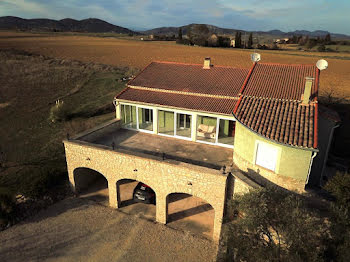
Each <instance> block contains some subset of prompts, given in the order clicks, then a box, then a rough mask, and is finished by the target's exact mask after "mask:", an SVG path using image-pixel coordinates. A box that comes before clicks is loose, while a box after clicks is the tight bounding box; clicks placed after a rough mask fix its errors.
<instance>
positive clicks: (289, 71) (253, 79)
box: [243, 63, 318, 100]
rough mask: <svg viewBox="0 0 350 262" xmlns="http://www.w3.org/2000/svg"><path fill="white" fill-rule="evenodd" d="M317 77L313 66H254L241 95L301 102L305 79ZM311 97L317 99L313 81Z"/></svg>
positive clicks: (315, 83)
mask: <svg viewBox="0 0 350 262" xmlns="http://www.w3.org/2000/svg"><path fill="white" fill-rule="evenodd" d="M306 77H312V78H315V80H316V79H317V77H318V69H317V67H316V66H315V65H283V64H263V63H258V64H256V66H255V68H254V70H253V72H252V74H251V76H250V78H249V81H248V83H247V85H246V86H245V88H244V91H243V94H244V95H247V96H256V97H266V98H277V99H288V100H302V99H301V95H302V94H303V93H304V88H305V78H306ZM311 97H312V98H314V97H317V81H313V85H312V89H311Z"/></svg>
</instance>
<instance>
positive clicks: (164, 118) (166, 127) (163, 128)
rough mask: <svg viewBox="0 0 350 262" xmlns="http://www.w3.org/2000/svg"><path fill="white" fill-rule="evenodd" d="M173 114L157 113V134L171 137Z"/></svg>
mask: <svg viewBox="0 0 350 262" xmlns="http://www.w3.org/2000/svg"><path fill="white" fill-rule="evenodd" d="M174 126H175V125H174V112H170V111H163V110H159V111H158V132H159V133H160V134H164V135H169V136H173V135H174V134H175V130H174Z"/></svg>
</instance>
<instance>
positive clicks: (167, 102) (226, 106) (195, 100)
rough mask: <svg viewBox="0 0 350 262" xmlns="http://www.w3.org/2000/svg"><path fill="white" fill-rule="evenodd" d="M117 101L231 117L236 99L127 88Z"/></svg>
mask: <svg viewBox="0 0 350 262" xmlns="http://www.w3.org/2000/svg"><path fill="white" fill-rule="evenodd" d="M117 98H118V100H126V101H134V102H139V103H147V104H153V105H160V106H167V107H177V108H183V109H189V110H195V111H203V112H212V113H219V114H225V115H232V108H234V106H235V104H236V102H237V99H234V98H216V97H210V96H197V95H185V94H178V93H167V92H159V91H153V90H144V89H137V88H130V87H128V88H127V89H125V90H124V91H123V92H122V93H121V94H119V95H118V97H117Z"/></svg>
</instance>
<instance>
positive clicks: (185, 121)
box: [176, 113, 192, 137]
mask: <svg viewBox="0 0 350 262" xmlns="http://www.w3.org/2000/svg"><path fill="white" fill-rule="evenodd" d="M191 120H192V116H191V115H187V114H181V113H177V114H176V135H177V136H183V137H191Z"/></svg>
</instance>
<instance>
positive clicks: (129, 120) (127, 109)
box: [121, 105, 137, 129]
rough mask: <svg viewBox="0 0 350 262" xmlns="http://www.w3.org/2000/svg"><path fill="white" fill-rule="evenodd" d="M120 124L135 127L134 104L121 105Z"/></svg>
mask: <svg viewBox="0 0 350 262" xmlns="http://www.w3.org/2000/svg"><path fill="white" fill-rule="evenodd" d="M121 117H122V125H123V127H126V128H134V129H136V128H137V121H136V106H129V105H121Z"/></svg>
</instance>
